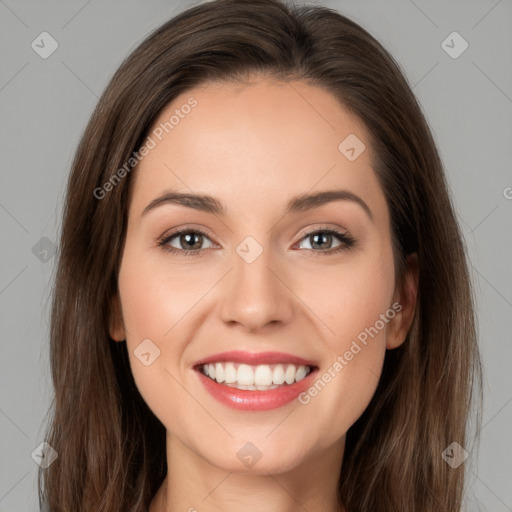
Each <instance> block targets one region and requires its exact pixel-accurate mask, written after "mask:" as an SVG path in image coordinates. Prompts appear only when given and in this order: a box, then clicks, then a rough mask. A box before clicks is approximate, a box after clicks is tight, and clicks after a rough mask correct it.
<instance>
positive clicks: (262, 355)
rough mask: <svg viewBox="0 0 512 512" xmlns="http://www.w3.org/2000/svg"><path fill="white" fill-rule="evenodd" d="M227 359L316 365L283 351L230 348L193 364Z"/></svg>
mask: <svg viewBox="0 0 512 512" xmlns="http://www.w3.org/2000/svg"><path fill="white" fill-rule="evenodd" d="M227 361H231V362H233V363H245V364H249V365H258V364H279V363H289V364H295V365H298V366H301V365H303V366H316V364H315V362H314V361H308V360H306V359H303V358H302V357H297V356H294V355H292V354H286V353H285V352H244V351H242V350H231V351H229V352H221V353H220V354H214V355H213V356H209V357H207V358H205V359H201V360H200V361H198V362H197V363H195V364H194V367H198V366H201V365H203V364H208V363H223V362H227Z"/></svg>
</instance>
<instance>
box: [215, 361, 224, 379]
mask: <svg viewBox="0 0 512 512" xmlns="http://www.w3.org/2000/svg"><path fill="white" fill-rule="evenodd" d="M215 380H216V381H217V382H224V368H223V367H222V365H221V364H220V363H217V364H216V365H215Z"/></svg>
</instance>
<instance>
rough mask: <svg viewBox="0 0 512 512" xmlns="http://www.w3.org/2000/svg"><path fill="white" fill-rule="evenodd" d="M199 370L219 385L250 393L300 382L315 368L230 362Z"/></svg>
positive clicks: (209, 365) (210, 364) (206, 365)
mask: <svg viewBox="0 0 512 512" xmlns="http://www.w3.org/2000/svg"><path fill="white" fill-rule="evenodd" d="M197 369H198V371H200V372H202V373H203V374H204V375H205V376H206V377H208V378H209V379H211V380H213V381H215V382H217V384H222V385H224V386H228V387H230V388H236V389H242V390H249V391H256V390H257V391H268V390H270V389H276V388H278V387H281V386H291V385H292V384H295V383H296V382H300V381H301V380H303V379H304V378H305V377H307V376H308V375H309V374H310V373H311V372H312V371H313V370H314V369H315V367H313V366H309V365H295V364H288V363H282V364H271V365H269V364H260V365H249V364H243V363H237V362H235V361H228V362H216V363H208V364H202V365H199V367H197Z"/></svg>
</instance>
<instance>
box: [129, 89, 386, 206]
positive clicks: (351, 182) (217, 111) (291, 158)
mask: <svg viewBox="0 0 512 512" xmlns="http://www.w3.org/2000/svg"><path fill="white" fill-rule="evenodd" d="M149 136H150V137H151V138H152V139H153V141H154V147H153V149H151V150H150V151H149V152H148V154H147V155H146V156H145V157H144V158H143V159H142V161H141V162H140V164H139V166H138V168H137V171H136V173H135V176H134V178H135V183H134V184H133V185H132V186H134V193H133V196H132V197H133V203H134V207H135V208H136V209H137V210H139V211H140V210H142V209H143V208H144V206H145V204H146V203H147V202H149V201H150V200H151V199H152V198H153V197H154V196H155V195H156V194H158V193H161V192H163V191H165V190H166V189H174V190H176V189H177V190H180V191H183V192H190V191H193V192H196V193H204V194H210V195H215V196H216V197H219V198H221V200H223V202H226V203H232V205H233V206H237V207H243V206H244V205H245V206H249V204H251V202H252V201H253V200H256V199H259V200H260V201H261V200H262V199H266V200H268V201H270V200H274V199H275V200H280V201H281V202H283V203H284V202H286V201H287V198H289V197H291V196H294V195H297V194H301V193H305V192H307V191H309V190H312V189H314V188H320V189H326V188H340V186H342V187H343V188H348V189H350V190H351V191H352V192H354V193H357V194H363V195H367V196H368V195H370V196H371V195H374V196H378V195H379V194H380V195H381V196H382V193H381V191H380V187H379V184H378V182H377V179H376V176H375V173H374V171H373V164H372V162H373V155H372V148H371V145H370V141H369V137H368V133H367V131H366V129H365V127H364V125H363V124H362V122H361V121H360V120H359V119H358V118H357V117H356V116H354V115H353V114H351V113H350V112H349V111H348V110H347V109H346V108H344V107H343V106H342V105H341V104H340V103H339V102H338V101H337V99H336V98H335V97H334V96H333V95H332V94H331V93H330V92H328V91H326V90H325V89H323V88H320V87H318V86H313V85H309V84H307V83H305V82H301V81H295V82H279V81H276V80H272V79H258V80H255V81H253V82H250V83H247V84H238V83H237V84H234V83H210V84H206V85H204V86H201V87H196V88H193V89H190V90H188V91H186V92H184V93H183V94H181V95H179V96H178V97H176V98H175V99H174V100H173V101H172V102H171V103H170V104H169V105H168V106H167V107H166V108H165V109H164V110H163V111H162V112H161V113H160V115H159V116H158V117H157V118H156V119H155V121H154V123H153V126H152V127H151V130H150V133H149ZM344 141H348V143H345V142H344ZM340 144H341V145H340ZM347 144H348V146H353V147H354V148H355V150H356V151H357V153H360V154H359V156H357V158H356V159H349V158H347V153H346V152H345V153H344V151H346V149H347ZM348 149H351V148H348ZM361 151H362V152H361ZM348 155H349V156H350V153H349V154H348ZM233 192H236V194H233ZM224 199H225V201H224ZM373 199H374V200H378V199H379V198H378V197H374V198H373ZM380 200H382V197H380ZM236 203H238V204H236Z"/></svg>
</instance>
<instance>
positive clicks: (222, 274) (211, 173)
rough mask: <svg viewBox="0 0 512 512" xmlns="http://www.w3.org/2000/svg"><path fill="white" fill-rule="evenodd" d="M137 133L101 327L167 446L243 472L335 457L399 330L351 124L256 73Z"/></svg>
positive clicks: (362, 138) (313, 91) (374, 202)
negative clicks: (113, 285)
mask: <svg viewBox="0 0 512 512" xmlns="http://www.w3.org/2000/svg"><path fill="white" fill-rule="evenodd" d="M187 104H188V105H193V107H191V108H187V107H184V105H187ZM176 110H178V112H177V113H176ZM173 115H175V118H174V119H173V120H171V121H170V123H172V126H171V125H170V124H169V119H170V118H171V116H173ZM177 120H178V121H177ZM166 122H167V125H165V123H166ZM164 126H165V127H166V128H167V129H164V128H162V127H164ZM167 132H168V133H167ZM150 137H151V138H152V141H153V142H151V143H150V144H148V147H150V146H151V149H149V150H148V151H147V154H146V155H145V156H144V157H143V159H142V161H141V163H140V165H139V167H138V169H137V170H136V171H135V172H136V174H135V176H133V178H134V179H135V181H134V183H133V184H132V185H133V189H132V198H131V203H130V207H129V218H128V227H127V234H126V241H125V246H124V253H123V256H122V263H121V268H120V273H119V297H118V299H119V305H120V311H121V315H119V317H118V318H117V319H114V320H113V321H112V322H111V336H112V337H113V338H114V339H116V340H124V339H126V343H127V348H128V352H129V356H130V364H131V369H132V372H133V376H134V378H135V381H136V384H137V387H138V389H139V390H140V393H141V394H142V396H143V398H144V399H145V401H146V402H147V404H148V406H149V407H150V408H151V410H152V411H153V412H154V414H155V415H156V416H157V417H158V418H159V419H160V421H161V422H162V423H163V425H164V426H165V428H166V429H167V433H168V443H172V444H173V445H175V446H178V445H179V446H180V447H181V452H182V453H185V452H187V453H189V454H190V455H191V456H193V457H196V459H197V460H201V461H203V462H204V463H205V464H211V465H213V466H216V467H218V468H222V469H224V470H227V471H252V472H255V473H264V472H267V471H269V472H275V473H278V472H284V471H289V470H292V469H294V468H298V467H300V465H301V464H306V463H310V462H311V461H313V460H314V459H315V457H316V458H319V457H320V456H321V457H324V460H325V455H326V454H327V453H330V454H334V453H341V452H342V451H343V445H344V439H345V434H346V432H347V430H348V429H349V428H350V426H351V425H352V424H353V423H354V422H355V421H356V419H357V418H358V417H359V416H360V415H361V414H362V412H363V411H364V410H365V408H366V407H367V405H368V403H369V401H370V399H371V397H372V395H373V394H374V392H375V389H376V387H377V384H378V381H379V377H380V374H381V369H382V365H383V360H384V355H385V351H386V349H387V348H388V349H392V348H394V347H396V346H397V345H398V344H399V343H401V342H402V341H403V338H404V337H405V333H406V331H407V327H408V316H407V311H408V307H407V304H404V300H405V299H406V298H405V299H404V296H403V292H402V290H397V289H396V288H395V273H394V263H393V252H392V243H391V231H390V217H389V211H388V208H387V204H386V200H385V197H384V194H383V191H382V188H381V186H380V184H379V182H378V180H377V177H376V175H375V172H374V171H373V169H372V166H373V161H374V160H373V159H374V155H373V154H372V148H371V147H370V142H369V138H368V134H367V132H366V131H365V128H364V126H363V125H362V124H361V123H360V122H359V120H358V119H357V118H355V117H354V116H352V115H351V114H350V113H349V112H348V111H347V110H346V109H345V108H343V107H342V106H341V105H340V104H339V103H338V102H337V101H336V99H335V98H334V97H333V96H332V95H330V93H328V92H327V91H325V90H323V89H321V88H318V87H313V86H310V85H308V84H306V83H304V82H292V83H289V84H286V83H281V82H275V81H272V80H270V79H266V78H258V79H255V80H254V82H252V83H250V84H248V85H232V84H230V85H226V84H209V85H208V86H205V87H201V88H195V89H192V90H189V91H187V92H186V93H184V94H182V95H181V96H179V97H177V98H176V99H175V100H174V101H173V103H172V104H171V105H169V106H168V107H167V108H166V109H165V110H164V111H163V112H162V113H161V115H160V117H159V118H158V119H157V120H156V121H155V124H154V126H153V128H152V132H151V133H150ZM347 137H349V138H348V139H347ZM345 139H346V140H345ZM343 141H345V142H343ZM340 143H341V145H340ZM362 144H364V150H362V149H363V146H362ZM351 148H352V149H351ZM361 150H362V151H361ZM173 194H174V195H173ZM176 194H178V196H177V195H176ZM179 194H187V195H189V194H190V195H194V196H208V197H209V198H210V199H204V198H188V199H187V198H186V197H185V196H181V199H180V197H179ZM318 194H319V195H318ZM309 196H311V197H309ZM314 196H316V198H315V197H314ZM308 197H309V199H308ZM178 231H179V232H178ZM206 363H208V364H206ZM205 373H208V376H207V375H205ZM217 381H221V382H217ZM239 388H241V389H239ZM248 443H251V444H248ZM251 457H252V458H251ZM258 457H259V460H257V459H258ZM249 460H251V461H253V460H257V461H256V463H254V462H250V463H247V462H248V461H249Z"/></svg>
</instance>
